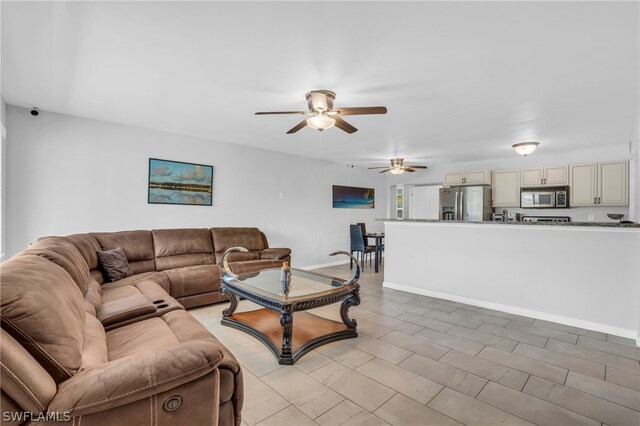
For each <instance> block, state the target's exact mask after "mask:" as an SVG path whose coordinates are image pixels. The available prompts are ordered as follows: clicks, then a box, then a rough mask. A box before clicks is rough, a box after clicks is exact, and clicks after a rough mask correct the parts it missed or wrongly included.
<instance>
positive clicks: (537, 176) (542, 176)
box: [521, 166, 569, 187]
mask: <svg viewBox="0 0 640 426" xmlns="http://www.w3.org/2000/svg"><path fill="white" fill-rule="evenodd" d="M521 184H522V187H531V186H566V185H569V167H568V166H553V167H538V168H535V169H522V170H521Z"/></svg>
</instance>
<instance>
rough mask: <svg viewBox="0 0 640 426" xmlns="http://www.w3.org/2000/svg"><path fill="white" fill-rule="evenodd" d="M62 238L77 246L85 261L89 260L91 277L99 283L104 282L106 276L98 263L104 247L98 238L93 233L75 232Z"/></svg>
mask: <svg viewBox="0 0 640 426" xmlns="http://www.w3.org/2000/svg"><path fill="white" fill-rule="evenodd" d="M62 238H64V239H65V240H67V241H69V242H70V243H71V244H73V245H74V246H76V248H77V249H78V251H79V252H80V254H81V255H82V257H83V258H84V261H85V262H87V266H88V267H89V275H90V277H91V279H94V280H96V281H97V282H98V284H102V283H103V281H104V277H103V275H102V270H100V266H99V264H98V263H99V262H98V252H99V251H100V250H102V247H100V244H98V240H96V239H95V238H94V237H93V236H92V235H91V234H73V235H67V236H66V237H62Z"/></svg>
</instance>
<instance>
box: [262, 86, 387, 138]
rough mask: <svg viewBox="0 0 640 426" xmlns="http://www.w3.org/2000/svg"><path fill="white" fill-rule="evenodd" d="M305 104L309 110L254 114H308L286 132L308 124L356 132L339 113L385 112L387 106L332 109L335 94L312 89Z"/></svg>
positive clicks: (289, 132) (321, 129) (312, 126)
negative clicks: (307, 116)
mask: <svg viewBox="0 0 640 426" xmlns="http://www.w3.org/2000/svg"><path fill="white" fill-rule="evenodd" d="M306 98H307V104H308V105H309V111H275V112H256V115H267V114H296V115H310V116H311V117H309V118H305V119H304V120H302V121H301V122H300V123H298V124H297V125H296V126H295V127H293V128H292V129H291V130H289V131H288V132H287V134H291V133H295V132H297V131H298V130H300V129H302V128H303V127H305V126H309V127H311V128H313V129H316V130H317V131H319V132H321V131H323V130H326V129H329V128H331V127H333V126H336V127H337V128H338V129H341V130H344V131H345V132H347V133H354V132H357V131H358V129H356V128H355V127H353V126H352V125H351V124H349V123H347V122H346V121H344V120H343V119H342V118H341V117H340V116H341V115H363V114H386V113H387V108H385V107H383V106H375V107H345V108H336V109H333V101H334V100H335V99H336V94H335V93H333V92H331V91H329V90H312V91H311V92H309V93H307V95H306Z"/></svg>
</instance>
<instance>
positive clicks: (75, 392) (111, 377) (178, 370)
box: [49, 340, 223, 417]
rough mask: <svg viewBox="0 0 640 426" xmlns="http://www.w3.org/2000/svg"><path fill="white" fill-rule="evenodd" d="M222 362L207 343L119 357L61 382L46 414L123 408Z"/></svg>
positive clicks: (218, 352) (215, 347) (218, 349)
mask: <svg viewBox="0 0 640 426" xmlns="http://www.w3.org/2000/svg"><path fill="white" fill-rule="evenodd" d="M222 359H223V355H222V350H221V346H220V344H219V343H217V342H215V341H207V340H194V341H190V342H185V343H182V344H179V345H176V346H172V347H169V348H167V349H164V350H161V351H157V352H151V353H141V354H138V355H132V356H127V357H123V358H120V359H117V360H115V361H112V362H108V363H106V364H103V365H101V366H99V367H96V368H93V369H90V370H85V371H82V372H80V373H78V374H76V375H75V376H73V377H72V378H70V379H68V380H67V381H65V382H63V383H62V384H61V385H60V387H59V388H58V393H57V394H56V396H55V397H54V398H53V400H52V401H51V404H50V405H49V411H51V412H70V414H71V416H72V417H73V416H82V415H87V414H91V413H97V412H101V411H105V410H108V409H111V408H114V407H119V406H122V405H126V404H129V403H131V402H134V401H138V400H141V399H144V398H148V397H149V396H151V395H155V394H157V393H160V392H165V391H167V390H169V389H173V388H175V387H177V386H180V385H182V384H184V383H187V382H190V381H192V380H195V379H197V378H199V377H202V376H204V375H205V374H207V373H209V372H211V371H212V370H214V369H215V368H217V366H218V365H219V364H220V363H221V362H222ZM212 392H214V390H212Z"/></svg>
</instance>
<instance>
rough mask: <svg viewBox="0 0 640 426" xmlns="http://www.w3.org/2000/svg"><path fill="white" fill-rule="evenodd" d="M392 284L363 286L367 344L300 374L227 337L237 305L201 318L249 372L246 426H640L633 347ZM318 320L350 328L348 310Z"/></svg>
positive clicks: (375, 280)
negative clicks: (225, 320) (227, 314)
mask: <svg viewBox="0 0 640 426" xmlns="http://www.w3.org/2000/svg"><path fill="white" fill-rule="evenodd" d="M318 271H319V272H321V273H324V274H327V275H333V276H337V277H344V278H346V277H348V276H350V272H349V267H348V265H346V266H337V267H331V268H324V269H321V270H318ZM383 273H384V272H383V271H381V272H380V273H378V274H375V273H373V272H372V271H371V269H369V268H367V269H366V270H365V272H364V273H363V275H362V277H361V279H360V285H361V297H362V303H361V305H360V306H358V307H354V308H352V309H351V310H350V316H351V317H352V318H355V319H356V320H357V321H358V332H359V337H358V338H356V339H348V340H342V341H339V342H335V343H330V344H328V345H325V346H322V347H320V348H318V349H316V350H314V351H312V352H310V353H308V354H306V355H305V356H304V357H302V358H301V359H300V360H299V361H298V362H297V363H296V364H295V365H294V366H282V365H279V364H278V363H277V361H276V359H275V357H274V356H273V355H272V353H271V352H270V351H269V349H267V347H266V346H265V345H263V344H262V343H260V342H259V341H258V340H256V339H254V338H253V337H251V336H249V335H247V334H246V333H243V332H241V331H238V330H234V329H231V328H228V327H223V326H221V325H220V318H221V316H222V310H223V309H224V308H225V307H226V305H227V303H222V304H217V305H211V306H207V307H203V308H197V309H192V310H190V312H191V313H192V314H193V315H194V316H195V317H196V318H197V319H198V320H200V322H202V323H203V324H204V325H205V326H206V327H207V328H208V329H209V330H211V331H212V332H213V333H214V334H215V335H216V336H217V337H218V338H219V339H220V341H221V342H222V343H224V344H225V345H226V346H227V347H228V348H229V349H230V350H231V352H233V353H234V354H235V356H236V357H237V358H238V360H239V361H240V363H241V364H242V366H243V373H244V383H245V395H244V409H243V412H242V416H243V425H248V426H253V425H278V426H279V425H342V424H345V425H346V424H353V425H381V424H392V425H427V424H429V425H431V424H433V425H445V424H455V425H460V424H466V425H496V424H500V425H530V424H538V425H573V424H580V425H605V424H606V425H610V426H614V425H625V426H626V425H629V426H631V425H640V349H639V348H637V347H636V346H635V344H634V342H633V341H632V340H630V339H625V338H621V337H616V336H609V335H607V334H604V333H599V332H595V331H590V330H584V329H580V328H575V327H570V326H566V325H561V324H556V323H552V322H548V321H541V320H535V319H533V318H526V317H522V316H518V315H512V314H508V313H504V312H498V311H492V310H490V309H484V308H479V307H477V306H471V305H464V304H461V303H456V302H450V301H447V300H442V299H434V298H431V297H425V296H418V295H413V294H408V293H404V292H401V291H396V290H391V289H386V288H383V287H382V279H383ZM255 308H256V305H253V304H251V303H250V302H247V301H242V302H241V303H240V307H239V310H251V309H255ZM314 312H315V313H316V314H318V315H321V316H324V317H327V318H332V319H336V320H339V318H340V316H339V313H338V305H333V306H328V307H323V308H321V309H316V310H315V311H314Z"/></svg>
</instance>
